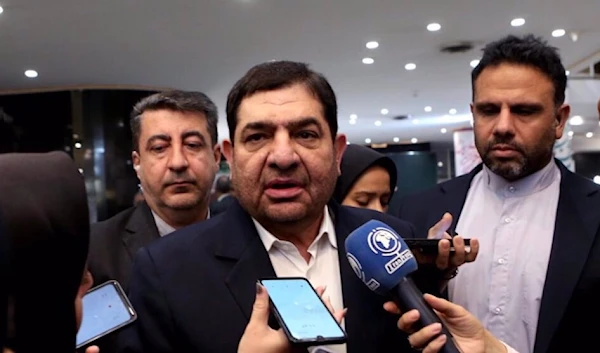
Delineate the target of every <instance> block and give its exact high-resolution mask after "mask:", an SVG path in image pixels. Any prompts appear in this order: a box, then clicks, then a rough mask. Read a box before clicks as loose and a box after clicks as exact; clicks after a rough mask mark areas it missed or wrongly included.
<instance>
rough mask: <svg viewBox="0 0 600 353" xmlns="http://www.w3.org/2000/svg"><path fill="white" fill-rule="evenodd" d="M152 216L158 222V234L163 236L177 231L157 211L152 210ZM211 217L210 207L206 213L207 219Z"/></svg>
mask: <svg viewBox="0 0 600 353" xmlns="http://www.w3.org/2000/svg"><path fill="white" fill-rule="evenodd" d="M151 211H152V210H151ZM152 217H154V223H155V224H156V228H157V229H158V234H160V236H161V237H163V236H165V235H167V234H169V233H173V232H174V231H176V229H175V228H174V227H172V226H171V225H170V224H169V223H167V222H165V220H164V219H162V218H160V216H159V215H158V214H156V212H154V211H152ZM209 218H210V209H208V212H207V214H206V219H209Z"/></svg>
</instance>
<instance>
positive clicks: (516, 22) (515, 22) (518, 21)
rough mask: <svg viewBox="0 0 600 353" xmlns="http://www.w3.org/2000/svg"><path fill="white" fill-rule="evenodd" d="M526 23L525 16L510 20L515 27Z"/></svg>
mask: <svg viewBox="0 0 600 353" xmlns="http://www.w3.org/2000/svg"><path fill="white" fill-rule="evenodd" d="M524 24H525V19H524V18H515V19H514V20H512V21H510V25H511V26H513V27H520V26H522V25H524Z"/></svg>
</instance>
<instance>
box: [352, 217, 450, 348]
mask: <svg viewBox="0 0 600 353" xmlns="http://www.w3.org/2000/svg"><path fill="white" fill-rule="evenodd" d="M346 257H347V258H348V261H349V262H350V266H351V267H352V269H353V270H354V273H356V275H357V276H358V277H359V278H360V279H361V280H362V281H363V282H364V283H365V285H366V286H367V287H369V289H371V290H372V291H374V292H376V293H379V294H381V295H390V296H391V297H392V299H393V300H394V302H395V303H396V304H397V305H398V307H399V308H400V310H402V312H407V311H410V310H412V309H416V310H418V311H419V314H420V318H419V321H418V327H417V329H421V328H423V327H425V326H428V325H431V324H434V323H436V322H437V323H440V324H441V325H442V331H441V333H440V335H441V334H445V335H446V337H447V340H446V343H445V344H444V346H443V347H442V349H441V350H440V352H442V353H460V352H461V351H460V350H459V349H458V348H457V347H456V345H455V344H454V341H453V340H452V334H451V333H450V331H449V330H448V328H447V327H446V326H445V325H444V323H443V322H442V320H441V319H440V318H439V317H438V316H437V315H436V313H435V312H434V311H433V309H432V308H431V306H429V304H427V302H426V301H425V299H424V298H423V293H421V291H420V290H419V288H417V286H416V285H415V283H414V282H413V280H412V279H411V278H410V277H408V276H409V275H410V274H411V273H412V272H415V271H416V270H417V267H418V265H417V260H416V259H415V257H414V255H413V253H412V252H411V251H410V249H409V248H408V246H407V245H406V243H405V242H404V240H403V239H402V237H400V236H399V235H398V234H396V232H394V230H393V229H391V227H389V226H388V225H386V224H385V223H383V222H380V221H377V220H371V221H368V222H367V223H365V224H363V225H362V226H360V227H358V228H357V229H356V230H355V231H353V232H352V233H351V234H350V235H349V236H348V238H346ZM438 336H439V335H438ZM438 336H436V337H438Z"/></svg>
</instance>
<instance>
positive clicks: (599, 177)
mask: <svg viewBox="0 0 600 353" xmlns="http://www.w3.org/2000/svg"><path fill="white" fill-rule="evenodd" d="M592 180H593V181H594V183H596V184H600V175H596V176H595V177H594V179H592Z"/></svg>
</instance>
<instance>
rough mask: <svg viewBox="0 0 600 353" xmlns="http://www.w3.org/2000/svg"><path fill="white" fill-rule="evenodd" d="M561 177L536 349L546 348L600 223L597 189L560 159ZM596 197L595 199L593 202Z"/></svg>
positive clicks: (577, 279) (577, 278)
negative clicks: (575, 173) (567, 168)
mask: <svg viewBox="0 0 600 353" xmlns="http://www.w3.org/2000/svg"><path fill="white" fill-rule="evenodd" d="M558 165H559V167H560V168H561V173H562V180H561V185H560V196H559V200H558V209H557V211H556V223H555V228H554V239H553V242H552V250H551V252H550V259H549V261H548V271H547V274H546V282H545V284H544V291H543V296H542V301H541V304H540V313H539V318H538V327H537V334H536V342H535V347H534V352H535V353H543V352H546V351H547V350H548V348H549V345H550V342H551V340H552V337H553V336H554V333H555V331H556V329H557V327H558V325H559V323H560V320H561V319H562V317H563V314H564V312H565V309H566V307H567V305H568V304H569V300H570V298H571V295H572V293H573V291H574V289H575V286H576V285H577V282H578V281H579V278H580V275H581V272H582V270H583V268H584V266H585V263H586V261H587V258H588V254H589V251H590V249H591V247H592V244H593V242H594V238H595V234H596V232H597V230H598V227H599V222H600V221H599V219H600V210H598V208H597V204H598V202H597V200H595V199H596V198H598V197H599V195H598V190H597V188H595V187H594V186H593V185H592V184H591V183H589V182H588V181H584V180H583V178H581V177H579V176H577V175H574V174H573V173H571V172H569V171H567V170H566V168H565V167H564V166H563V165H562V164H560V163H558ZM594 201H595V202H594Z"/></svg>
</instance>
